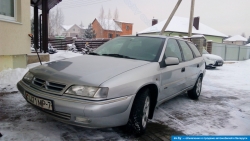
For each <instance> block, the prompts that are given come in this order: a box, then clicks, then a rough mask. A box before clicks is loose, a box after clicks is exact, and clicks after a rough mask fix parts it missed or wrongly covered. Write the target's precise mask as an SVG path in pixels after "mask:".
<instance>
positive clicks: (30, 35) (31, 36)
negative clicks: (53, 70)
mask: <svg viewBox="0 0 250 141" xmlns="http://www.w3.org/2000/svg"><path fill="white" fill-rule="evenodd" d="M28 35H29V37H30V38H31V39H32V40H33V41H34V38H33V35H32V34H28ZM34 45H35V44H34ZM34 48H35V50H36V54H37V57H38V59H39V62H40V64H41V65H42V62H41V59H40V56H39V54H38V52H37V47H36V46H34Z"/></svg>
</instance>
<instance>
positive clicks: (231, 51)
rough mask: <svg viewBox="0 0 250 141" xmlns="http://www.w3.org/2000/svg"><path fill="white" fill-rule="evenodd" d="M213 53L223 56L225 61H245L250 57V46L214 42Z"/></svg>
mask: <svg viewBox="0 0 250 141" xmlns="http://www.w3.org/2000/svg"><path fill="white" fill-rule="evenodd" d="M211 49H212V52H211V53H212V54H215V55H218V56H220V57H222V58H223V59H224V60H225V61H243V60H247V59H250V46H239V45H231V44H221V43H212V48H211Z"/></svg>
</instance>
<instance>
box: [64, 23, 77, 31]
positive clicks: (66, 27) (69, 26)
mask: <svg viewBox="0 0 250 141" xmlns="http://www.w3.org/2000/svg"><path fill="white" fill-rule="evenodd" d="M74 25H75V24H72V25H62V27H63V28H64V29H65V30H69V29H70V28H71V27H72V26H74Z"/></svg>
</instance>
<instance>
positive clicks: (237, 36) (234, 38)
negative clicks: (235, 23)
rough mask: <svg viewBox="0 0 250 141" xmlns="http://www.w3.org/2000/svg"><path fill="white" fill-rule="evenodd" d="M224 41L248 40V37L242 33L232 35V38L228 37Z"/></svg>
mask: <svg viewBox="0 0 250 141" xmlns="http://www.w3.org/2000/svg"><path fill="white" fill-rule="evenodd" d="M224 41H247V38H244V37H242V36H240V35H235V36H233V37H230V38H228V39H226V40H224Z"/></svg>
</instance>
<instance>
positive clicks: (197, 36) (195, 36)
mask: <svg viewBox="0 0 250 141" xmlns="http://www.w3.org/2000/svg"><path fill="white" fill-rule="evenodd" d="M191 37H192V38H201V37H203V38H205V36H204V35H192V36H191Z"/></svg>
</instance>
